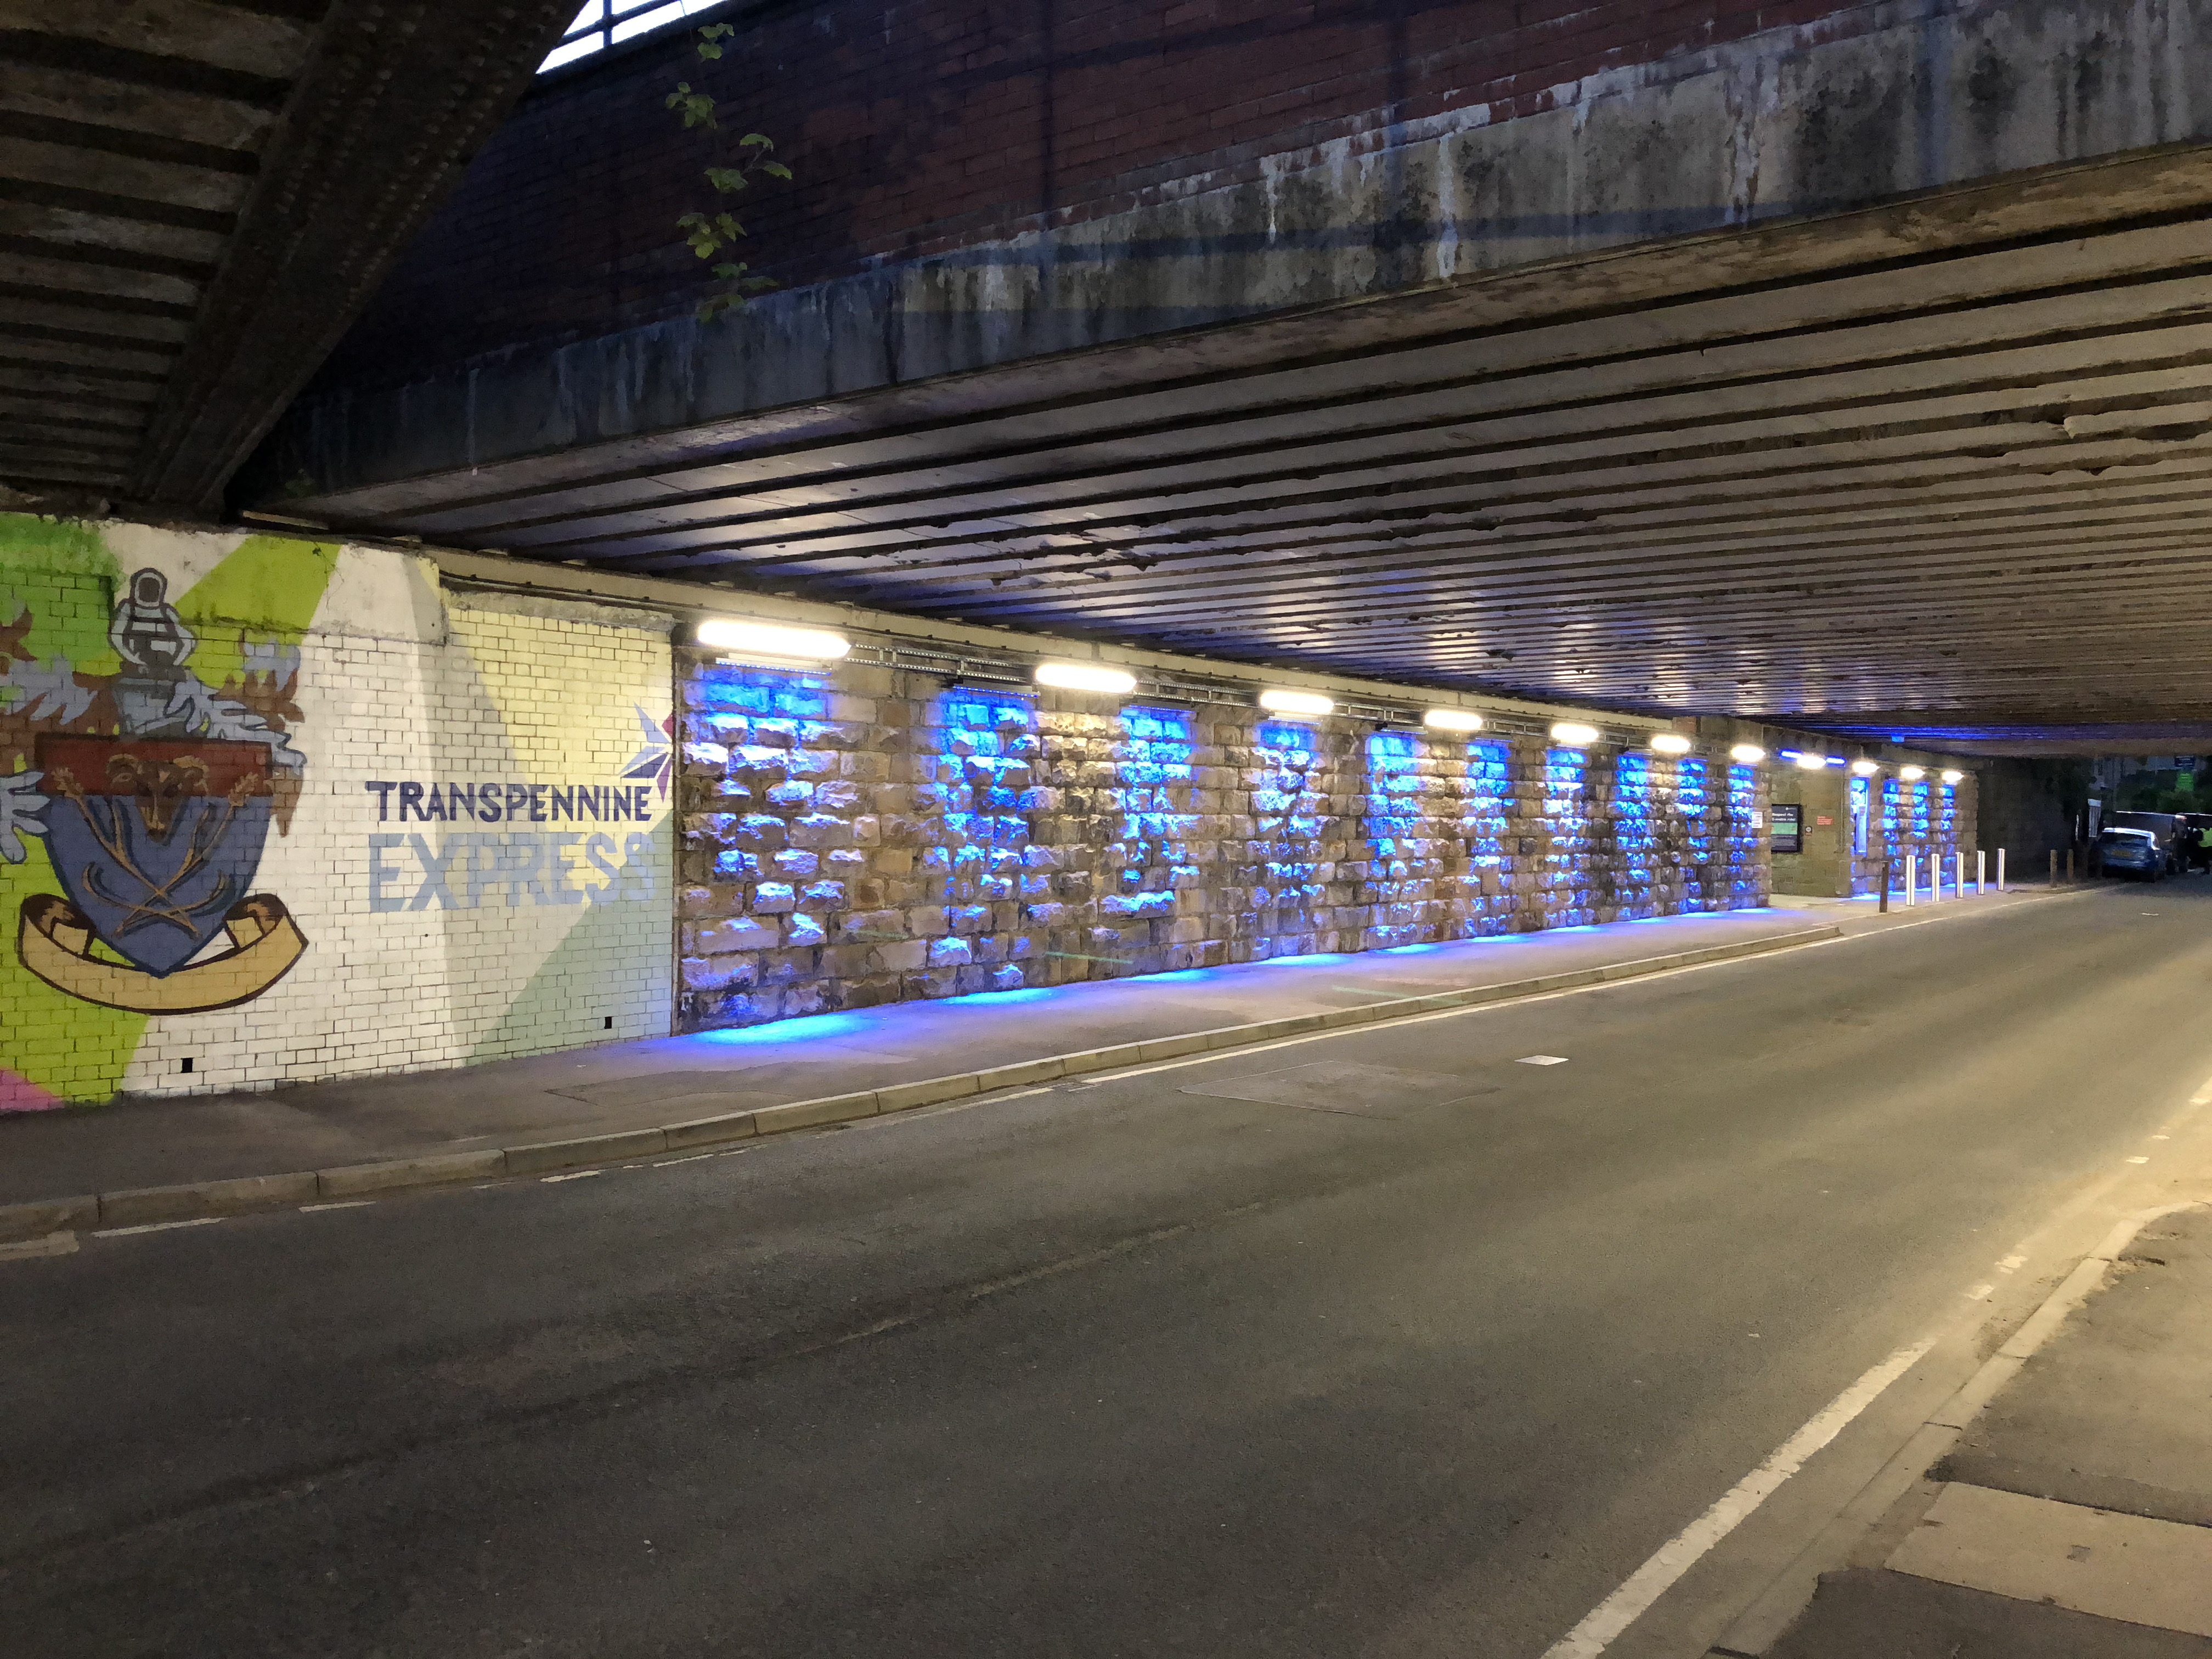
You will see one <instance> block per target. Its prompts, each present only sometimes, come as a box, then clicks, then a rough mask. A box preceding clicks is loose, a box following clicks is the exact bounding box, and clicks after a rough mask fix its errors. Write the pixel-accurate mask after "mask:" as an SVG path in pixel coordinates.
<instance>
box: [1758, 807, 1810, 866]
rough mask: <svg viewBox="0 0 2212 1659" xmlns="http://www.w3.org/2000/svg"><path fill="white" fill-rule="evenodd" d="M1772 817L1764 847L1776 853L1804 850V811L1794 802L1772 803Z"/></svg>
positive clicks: (1800, 851)
mask: <svg viewBox="0 0 2212 1659" xmlns="http://www.w3.org/2000/svg"><path fill="white" fill-rule="evenodd" d="M1773 811H1774V817H1773V820H1772V822H1771V824H1770V825H1769V827H1768V829H1767V832H1766V845H1767V848H1768V849H1769V850H1770V851H1772V852H1776V853H1802V852H1803V851H1804V850H1805V809H1804V808H1803V807H1802V806H1800V805H1796V803H1795V802H1794V801H1777V802H1775V803H1774V808H1773Z"/></svg>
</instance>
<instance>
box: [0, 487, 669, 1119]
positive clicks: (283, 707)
mask: <svg viewBox="0 0 2212 1659" xmlns="http://www.w3.org/2000/svg"><path fill="white" fill-rule="evenodd" d="M666 630H667V625H666V623H665V621H663V620H660V619H658V618H653V617H642V618H641V617H636V616H635V615H632V614H629V613H611V612H603V611H596V610H595V609H594V608H593V607H590V606H577V605H559V604H554V603H551V602H545V601H517V600H511V599H506V598H504V597H503V596H497V595H471V594H465V593H452V592H446V591H444V589H443V588H442V586H441V582H440V580H439V577H438V575H437V572H436V569H435V566H433V565H431V564H429V563H428V562H427V561H425V560H422V559H420V558H417V557H413V556H408V555H404V554H401V553H398V552H392V551H388V550H372V549H362V548H355V547H347V546H343V545H340V544H327V543H317V542H309V541H303V540H298V539H295V538H289V537H266V536H240V535H235V534H231V535H212V534H198V533H182V532H163V531H158V530H155V529H152V528H149V527H146V526H131V525H119V524H108V525H88V524H80V523H74V522H69V521H57V520H41V519H36V518H31V517H27V516H24V515H0V919H4V925H5V927H6V929H7V936H6V940H5V944H4V947H0V1110H23V1109H40V1108H44V1107H48V1106H52V1105H57V1104H62V1103H69V1102H72V1101H100V1100H105V1099H107V1098H109V1097H112V1096H113V1095H114V1094H116V1093H117V1092H118V1091H127V1092H148V1093H167V1092H182V1091H198V1090H212V1089H223V1088H240V1087H245V1088H262V1087H267V1086H270V1085H273V1084H276V1083H281V1082H286V1081H293V1080H308V1079H318V1078H330V1077H343V1076H356V1075H362V1074H364V1073H377V1072H386V1071H400V1070H411V1069H417V1068H421V1067H425V1066H441V1065H453V1064H460V1063H465V1062H466V1061H468V1060H478V1059H488V1058H494V1057H498V1056H503V1055H508V1054H525V1053H530V1052H533V1051H536V1050H539V1049H544V1048H560V1047H565V1046H569V1045H572V1044H574V1043H577V1042H589V1041H592V1040H595V1039H599V1038H604V1037H605V1036H610V1035H611V1036H653V1035H659V1034H660V1033H661V1032H664V1031H665V1030H666V1029H667V1024H668V1018H669V1012H670V996H671V984H670V981H671V966H670V960H669V950H668V946H669V925H670V924H669V892H670V885H669V868H668V863H669V846H668V838H667V830H666V826H667V817H668V812H667V807H668V793H669V788H670V783H671V754H672V742H671V731H672V721H671V708H670V703H669V696H668V671H669V647H668V641H667V632H666Z"/></svg>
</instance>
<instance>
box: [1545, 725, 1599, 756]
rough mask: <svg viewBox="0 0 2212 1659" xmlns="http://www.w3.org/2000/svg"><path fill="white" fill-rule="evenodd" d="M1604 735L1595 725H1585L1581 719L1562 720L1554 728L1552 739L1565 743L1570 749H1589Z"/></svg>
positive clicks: (1555, 741)
mask: <svg viewBox="0 0 2212 1659" xmlns="http://www.w3.org/2000/svg"><path fill="white" fill-rule="evenodd" d="M1604 735H1605V733H1604V732H1601V731H1599V730H1598V729H1597V727H1595V726H1584V725H1583V723H1582V722H1581V721H1580V720H1561V721H1560V722H1559V724H1558V725H1557V726H1553V728H1552V741H1553V743H1563V744H1565V745H1566V746H1567V747H1568V748H1570V749H1587V748H1589V746H1590V744H1594V743H1595V742H1597V741H1598V739H1599V738H1602V737H1603V736H1604Z"/></svg>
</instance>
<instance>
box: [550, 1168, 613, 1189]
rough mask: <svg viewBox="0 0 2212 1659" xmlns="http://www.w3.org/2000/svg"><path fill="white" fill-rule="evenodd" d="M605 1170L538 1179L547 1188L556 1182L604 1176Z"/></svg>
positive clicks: (580, 1171)
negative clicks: (546, 1185)
mask: <svg viewBox="0 0 2212 1659" xmlns="http://www.w3.org/2000/svg"><path fill="white" fill-rule="evenodd" d="M605 1173H606V1171H605V1170H574V1171H573V1172H572V1173H570V1174H568V1175H557V1176H538V1179H539V1180H540V1181H543V1182H546V1183H547V1184H548V1185H549V1186H550V1184H551V1183H553V1182H556V1181H584V1180H587V1179H588V1178H590V1177H591V1176H596V1175H605Z"/></svg>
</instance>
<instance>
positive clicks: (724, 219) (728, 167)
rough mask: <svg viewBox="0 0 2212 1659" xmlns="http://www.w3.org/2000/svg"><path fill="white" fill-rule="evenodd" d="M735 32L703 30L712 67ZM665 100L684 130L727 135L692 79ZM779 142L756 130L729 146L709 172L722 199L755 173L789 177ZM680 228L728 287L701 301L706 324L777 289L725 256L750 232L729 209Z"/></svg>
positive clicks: (703, 53)
mask: <svg viewBox="0 0 2212 1659" xmlns="http://www.w3.org/2000/svg"><path fill="white" fill-rule="evenodd" d="M734 33H737V31H736V29H735V28H733V27H732V26H731V25H729V24H727V23H709V24H708V25H707V27H704V28H702V29H701V30H700V31H699V44H698V52H699V56H700V58H702V60H704V61H707V62H709V63H711V62H713V61H714V59H715V58H720V56H721V55H722V42H723V41H725V40H727V39H728V38H729V37H730V36H731V35H732V34H734ZM663 101H664V102H665V104H666V106H667V107H668V108H670V109H671V110H673V111H675V112H676V113H677V115H678V118H680V119H681V120H682V121H683V123H684V131H687V132H688V131H692V130H693V129H695V128H697V129H701V130H702V131H707V132H710V133H714V134H716V135H720V134H721V133H722V125H721V122H720V118H719V112H718V110H717V107H716V105H715V102H714V97H713V96H712V94H708V93H705V92H701V91H698V90H696V88H693V86H692V85H691V83H690V82H689V81H678V82H677V83H676V90H675V91H673V92H671V93H670V94H668V96H667V98H666V99H665V100H663ZM720 160H721V164H720V165H718V166H714V167H708V168H706V169H705V170H704V176H705V178H706V180H707V183H708V185H709V187H711V188H712V189H713V191H714V194H715V197H716V198H717V201H718V202H719V201H720V200H721V199H723V198H726V197H732V196H735V195H736V194H737V193H738V191H742V190H744V189H747V188H748V187H749V186H750V185H751V183H752V180H753V178H754V176H755V175H756V174H765V175H766V176H767V177H769V178H771V179H789V178H790V177H791V169H790V168H789V167H786V166H784V164H783V163H782V162H781V161H777V160H775V140H773V139H771V138H769V137H766V136H764V135H763V134H761V133H757V132H749V133H747V134H745V135H744V137H742V138H739V139H738V140H737V141H736V142H735V143H732V144H730V145H729V147H728V149H727V151H726V154H725V155H723V156H722V157H721V158H720ZM676 228H677V229H678V230H680V231H682V232H683V233H684V245H685V246H688V247H689V248H690V250H691V252H694V253H695V254H696V255H698V257H699V258H702V259H712V260H714V261H715V263H714V265H713V267H712V269H713V271H714V276H715V279H716V280H717V281H718V282H720V283H722V284H723V287H722V288H721V289H719V290H718V291H716V292H715V293H713V294H710V295H708V296H707V298H706V299H705V300H704V301H702V302H701V303H700V306H699V320H700V321H701V322H702V323H706V322H712V321H713V320H714V319H715V318H716V317H719V316H720V315H721V313H724V312H726V311H734V310H736V309H737V308H738V307H740V306H742V305H744V302H745V301H746V300H747V299H748V298H749V297H750V296H751V295H755V294H758V293H760V292H761V291H762V290H763V289H771V288H774V287H775V283H773V282H772V281H770V280H769V278H768V277H765V276H753V275H751V274H750V270H749V269H748V267H747V266H746V264H745V263H744V261H743V260H741V259H732V258H726V257H723V256H726V254H728V253H729V252H731V251H732V248H733V247H734V246H735V245H736V243H737V240H738V238H739V237H741V236H743V235H744V234H745V228H744V224H743V223H742V222H740V221H739V220H738V216H737V215H736V214H735V213H732V211H730V210H729V209H728V208H727V207H724V206H720V205H717V206H715V207H714V209H713V210H711V211H708V212H697V211H694V212H690V213H687V214H685V215H684V216H683V217H682V218H680V219H678V221H677V222H676Z"/></svg>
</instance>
